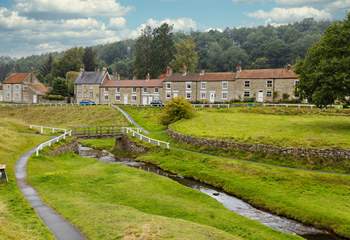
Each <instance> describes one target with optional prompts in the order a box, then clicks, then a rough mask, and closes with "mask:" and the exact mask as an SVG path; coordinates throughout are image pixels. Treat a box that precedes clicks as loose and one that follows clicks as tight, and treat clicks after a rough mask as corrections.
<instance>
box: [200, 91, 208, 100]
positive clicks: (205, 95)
mask: <svg viewBox="0 0 350 240" xmlns="http://www.w3.org/2000/svg"><path fill="white" fill-rule="evenodd" d="M200 94H201V99H207V92H203V91H202V92H201V93H200ZM203 95H204V97H203Z"/></svg>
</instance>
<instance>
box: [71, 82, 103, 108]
mask: <svg viewBox="0 0 350 240" xmlns="http://www.w3.org/2000/svg"><path fill="white" fill-rule="evenodd" d="M74 92H75V97H76V102H77V103H79V102H81V101H86V100H90V101H93V102H95V103H97V104H99V103H100V85H98V84H94V85H92V84H86V85H83V84H82V85H75V86H74Z"/></svg>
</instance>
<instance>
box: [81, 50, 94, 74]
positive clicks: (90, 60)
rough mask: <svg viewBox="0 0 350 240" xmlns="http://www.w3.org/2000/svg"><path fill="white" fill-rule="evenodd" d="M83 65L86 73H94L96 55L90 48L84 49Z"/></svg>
mask: <svg viewBox="0 0 350 240" xmlns="http://www.w3.org/2000/svg"><path fill="white" fill-rule="evenodd" d="M83 64H84V68H85V70H86V71H90V72H91V71H95V70H96V67H97V60H96V53H95V52H94V50H93V49H92V47H87V48H85V51H84V56H83Z"/></svg>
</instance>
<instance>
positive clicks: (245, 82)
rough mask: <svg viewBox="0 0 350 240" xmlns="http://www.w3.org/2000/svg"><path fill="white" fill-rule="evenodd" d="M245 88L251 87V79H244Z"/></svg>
mask: <svg viewBox="0 0 350 240" xmlns="http://www.w3.org/2000/svg"><path fill="white" fill-rule="evenodd" d="M247 83H248V84H247ZM247 85H248V86H247ZM244 88H250V81H249V80H248V81H244Z"/></svg>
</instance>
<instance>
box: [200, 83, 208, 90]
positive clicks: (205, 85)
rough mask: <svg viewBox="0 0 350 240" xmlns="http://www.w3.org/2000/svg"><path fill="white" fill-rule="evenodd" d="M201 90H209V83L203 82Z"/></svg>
mask: <svg viewBox="0 0 350 240" xmlns="http://www.w3.org/2000/svg"><path fill="white" fill-rule="evenodd" d="M201 89H202V90H206V89H207V82H201Z"/></svg>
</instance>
